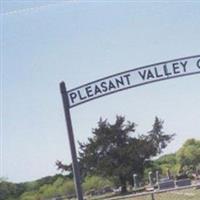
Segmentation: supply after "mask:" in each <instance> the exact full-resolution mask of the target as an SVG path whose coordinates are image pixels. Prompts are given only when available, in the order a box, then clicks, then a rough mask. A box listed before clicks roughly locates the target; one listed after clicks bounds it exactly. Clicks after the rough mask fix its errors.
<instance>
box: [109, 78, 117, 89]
mask: <svg viewBox="0 0 200 200" xmlns="http://www.w3.org/2000/svg"><path fill="white" fill-rule="evenodd" d="M112 89H116V87H115V85H114V84H113V82H112V81H111V80H110V81H109V90H112Z"/></svg>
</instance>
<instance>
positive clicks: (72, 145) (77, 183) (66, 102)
mask: <svg viewBox="0 0 200 200" xmlns="http://www.w3.org/2000/svg"><path fill="white" fill-rule="evenodd" d="M60 92H61V95H62V101H63V106H64V112H65V120H66V125H67V131H68V137H69V143H70V149H71V156H72V166H73V173H74V177H75V186H76V195H77V198H78V200H83V193H82V188H81V180H80V169H79V165H78V161H77V155H76V147H75V142H74V133H73V128H72V121H71V114H70V107H69V99H68V95H67V90H66V87H65V83H64V82H61V83H60Z"/></svg>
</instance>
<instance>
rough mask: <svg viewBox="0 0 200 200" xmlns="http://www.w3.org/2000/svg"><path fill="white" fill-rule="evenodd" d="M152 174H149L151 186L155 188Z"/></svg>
mask: <svg viewBox="0 0 200 200" xmlns="http://www.w3.org/2000/svg"><path fill="white" fill-rule="evenodd" d="M152 179H153V178H152V172H149V185H150V186H153V180H152Z"/></svg>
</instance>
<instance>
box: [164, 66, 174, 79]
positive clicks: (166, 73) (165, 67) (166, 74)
mask: <svg viewBox="0 0 200 200" xmlns="http://www.w3.org/2000/svg"><path fill="white" fill-rule="evenodd" d="M163 69H164V73H165V76H170V75H172V73H170V72H169V71H168V69H167V65H164V66H163Z"/></svg>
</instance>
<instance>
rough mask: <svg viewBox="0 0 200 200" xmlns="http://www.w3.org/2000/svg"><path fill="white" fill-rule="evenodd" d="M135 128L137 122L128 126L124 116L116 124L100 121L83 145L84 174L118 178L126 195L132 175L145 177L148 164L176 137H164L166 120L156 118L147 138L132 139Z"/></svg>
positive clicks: (118, 117) (82, 167) (141, 136)
mask: <svg viewBox="0 0 200 200" xmlns="http://www.w3.org/2000/svg"><path fill="white" fill-rule="evenodd" d="M135 127H136V124H135V123H132V122H129V121H128V122H126V123H125V118H124V117H122V116H117V117H116V121H115V123H114V124H110V123H108V122H107V120H102V119H100V121H99V122H98V127H97V128H95V129H93V131H92V134H93V137H91V138H88V142H87V143H80V152H79V156H80V158H79V162H80V166H81V172H82V174H84V175H92V174H96V175H100V176H103V177H113V178H116V179H117V180H118V182H119V183H120V185H121V187H122V190H121V192H122V193H125V192H126V183H127V181H130V180H132V175H133V173H138V174H141V175H142V174H143V173H144V167H145V164H146V161H147V160H149V159H150V158H151V157H152V156H156V155H157V154H159V153H161V152H162V149H163V148H165V147H166V146H167V143H169V142H170V141H171V140H172V138H173V136H174V135H166V134H164V132H163V131H162V129H163V121H162V120H160V119H158V118H157V117H156V118H155V122H154V124H153V129H152V130H151V131H149V134H148V135H138V136H137V135H136V134H135V135H134V137H133V133H135Z"/></svg>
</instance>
